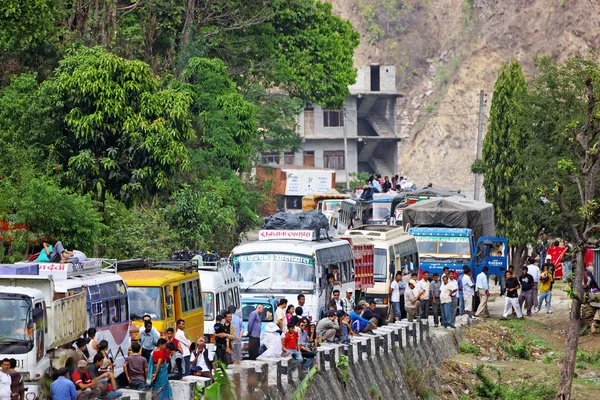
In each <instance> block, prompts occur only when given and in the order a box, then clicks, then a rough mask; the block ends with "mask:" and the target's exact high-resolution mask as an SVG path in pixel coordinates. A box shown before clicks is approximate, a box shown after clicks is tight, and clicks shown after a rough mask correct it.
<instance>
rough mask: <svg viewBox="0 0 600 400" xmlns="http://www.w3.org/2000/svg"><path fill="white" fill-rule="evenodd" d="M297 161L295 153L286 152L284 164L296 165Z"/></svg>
mask: <svg viewBox="0 0 600 400" xmlns="http://www.w3.org/2000/svg"><path fill="white" fill-rule="evenodd" d="M295 160H296V155H295V154H294V152H293V151H286V152H285V153H283V163H284V164H285V165H294V162H295Z"/></svg>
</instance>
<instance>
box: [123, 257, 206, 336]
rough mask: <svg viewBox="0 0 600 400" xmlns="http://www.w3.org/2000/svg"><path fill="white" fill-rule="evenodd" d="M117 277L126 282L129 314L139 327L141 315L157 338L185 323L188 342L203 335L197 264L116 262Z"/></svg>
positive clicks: (200, 292)
mask: <svg viewBox="0 0 600 400" xmlns="http://www.w3.org/2000/svg"><path fill="white" fill-rule="evenodd" d="M118 268H119V275H121V277H122V278H123V280H124V281H125V283H127V291H128V293H129V315H130V317H131V320H132V321H133V323H134V324H135V325H136V326H137V327H140V326H142V319H143V317H144V315H149V316H150V317H151V318H152V325H153V326H154V327H155V328H156V329H157V330H158V332H159V333H160V334H161V335H165V334H166V331H167V328H173V329H176V322H177V320H179V319H183V320H185V332H186V336H187V337H188V339H190V340H192V341H195V340H197V339H198V338H199V337H200V336H202V335H204V306H203V303H202V285H201V283H200V274H199V273H198V269H197V265H196V264H195V263H193V262H191V261H158V262H152V263H149V262H147V261H146V260H128V261H120V262H119V264H118Z"/></svg>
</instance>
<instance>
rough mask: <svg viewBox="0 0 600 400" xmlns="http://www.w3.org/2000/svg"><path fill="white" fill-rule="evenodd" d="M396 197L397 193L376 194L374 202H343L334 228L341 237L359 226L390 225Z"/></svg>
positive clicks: (348, 200)
mask: <svg viewBox="0 0 600 400" xmlns="http://www.w3.org/2000/svg"><path fill="white" fill-rule="evenodd" d="M394 197H395V192H390V193H375V194H374V195H373V199H372V200H362V199H357V200H353V199H346V200H343V201H342V202H341V204H340V208H339V210H337V219H336V217H334V221H333V223H332V226H334V228H336V231H337V233H338V234H340V235H341V234H344V233H346V230H348V229H352V228H356V227H357V226H362V225H367V224H389V222H390V206H391V204H392V201H393V200H394ZM336 225H337V227H336Z"/></svg>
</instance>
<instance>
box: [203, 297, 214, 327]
mask: <svg viewBox="0 0 600 400" xmlns="http://www.w3.org/2000/svg"><path fill="white" fill-rule="evenodd" d="M202 297H203V300H204V319H205V320H207V321H212V320H213V319H214V318H215V301H214V300H215V295H214V293H212V292H202Z"/></svg>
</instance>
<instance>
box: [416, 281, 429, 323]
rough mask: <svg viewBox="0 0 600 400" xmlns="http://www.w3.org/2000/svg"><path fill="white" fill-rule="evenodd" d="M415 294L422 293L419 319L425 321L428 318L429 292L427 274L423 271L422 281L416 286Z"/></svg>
mask: <svg viewBox="0 0 600 400" xmlns="http://www.w3.org/2000/svg"><path fill="white" fill-rule="evenodd" d="M417 292H424V294H423V297H422V298H421V318H422V319H424V320H427V318H428V317H429V299H430V298H431V291H430V290H429V272H427V271H423V279H421V280H420V281H419V283H418V284H417Z"/></svg>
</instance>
